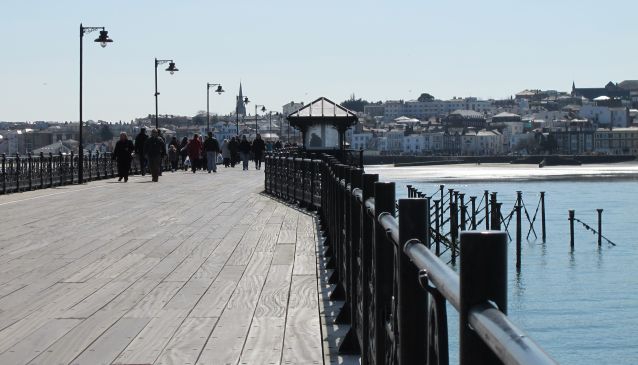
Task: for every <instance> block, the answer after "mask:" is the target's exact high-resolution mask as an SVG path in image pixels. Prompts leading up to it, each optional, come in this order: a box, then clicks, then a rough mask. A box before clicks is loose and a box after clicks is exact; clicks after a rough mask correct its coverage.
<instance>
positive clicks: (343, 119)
mask: <svg viewBox="0 0 638 365" xmlns="http://www.w3.org/2000/svg"><path fill="white" fill-rule="evenodd" d="M287 119H288V121H289V122H290V123H291V124H292V125H295V124H296V125H299V124H320V123H333V124H344V125H346V126H350V125H353V124H355V123H356V122H357V120H358V118H357V115H356V114H355V113H353V112H352V111H350V110H348V109H346V108H344V107H342V106H341V105H339V104H336V103H335V102H333V101H331V100H330V99H328V98H325V97H323V96H322V97H320V98H318V99H317V100H315V101H313V102H312V103H310V104H307V105H306V106H303V107H301V108H300V109H298V110H297V111H295V112H293V113H291V114H290V115H288V117H287Z"/></svg>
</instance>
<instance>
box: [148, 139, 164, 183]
mask: <svg viewBox="0 0 638 365" xmlns="http://www.w3.org/2000/svg"><path fill="white" fill-rule="evenodd" d="M144 153H146V157H147V158H148V162H149V165H150V168H151V176H152V177H153V182H157V181H158V180H159V173H160V169H161V167H162V158H164V156H166V145H165V144H164V140H162V139H161V138H159V133H158V131H157V129H153V131H152V132H151V138H149V139H147V140H146V143H145V144H144Z"/></svg>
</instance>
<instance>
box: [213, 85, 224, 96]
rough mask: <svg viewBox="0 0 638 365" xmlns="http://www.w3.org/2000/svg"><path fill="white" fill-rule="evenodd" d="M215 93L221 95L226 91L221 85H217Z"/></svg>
mask: <svg viewBox="0 0 638 365" xmlns="http://www.w3.org/2000/svg"><path fill="white" fill-rule="evenodd" d="M215 92H216V93H217V94H219V95H221V94H222V93H223V92H224V89H223V88H222V86H221V85H217V90H215Z"/></svg>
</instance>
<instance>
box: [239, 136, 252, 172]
mask: <svg viewBox="0 0 638 365" xmlns="http://www.w3.org/2000/svg"><path fill="white" fill-rule="evenodd" d="M251 148H252V146H251V145H250V142H248V140H247V139H246V135H243V136H241V142H239V154H240V156H241V162H242V166H243V168H244V170H248V160H249V159H250V150H251Z"/></svg>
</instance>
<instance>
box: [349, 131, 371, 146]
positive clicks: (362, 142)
mask: <svg viewBox="0 0 638 365" xmlns="http://www.w3.org/2000/svg"><path fill="white" fill-rule="evenodd" d="M372 137H373V135H372V133H370V132H364V133H352V137H351V141H350V148H352V149H355V150H360V149H363V150H365V149H368V144H369V143H370V140H372Z"/></svg>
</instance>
